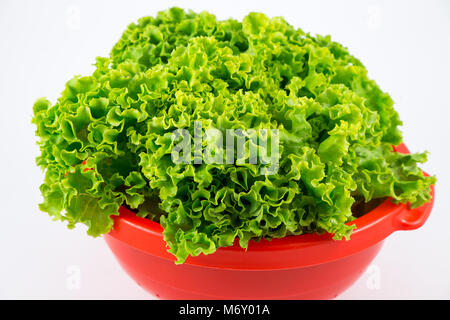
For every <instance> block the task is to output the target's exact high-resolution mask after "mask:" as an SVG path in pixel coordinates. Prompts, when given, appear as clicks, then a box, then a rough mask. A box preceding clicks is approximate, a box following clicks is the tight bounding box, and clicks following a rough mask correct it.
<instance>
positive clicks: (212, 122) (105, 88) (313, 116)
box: [33, 8, 435, 263]
mask: <svg viewBox="0 0 450 320" xmlns="http://www.w3.org/2000/svg"><path fill="white" fill-rule="evenodd" d="M95 67H96V70H95V72H93V74H92V75H90V76H85V77H81V76H76V77H74V78H73V79H71V80H70V81H68V82H67V84H66V86H65V90H64V91H63V92H62V94H61V96H60V98H59V99H58V101H57V102H56V103H55V104H52V103H50V102H49V101H47V100H46V99H44V98H41V99H39V100H37V102H36V103H35V105H34V108H33V111H34V118H33V122H34V123H35V124H36V126H37V131H36V134H37V136H38V137H39V138H40V140H39V142H38V144H39V146H40V150H41V155H40V156H39V157H38V158H37V164H38V165H39V166H41V167H42V168H43V169H44V170H45V181H44V183H43V184H42V186H41V191H42V195H43V198H44V202H43V203H42V204H41V205H40V209H41V210H42V211H45V212H48V213H49V214H50V215H51V216H53V217H55V218H56V219H59V220H63V221H67V222H68V225H69V227H73V226H74V225H75V224H77V223H80V222H81V223H84V224H86V225H87V226H88V227H89V229H88V234H90V235H92V236H98V235H101V234H104V233H107V232H108V231H109V230H110V229H111V228H112V226H113V221H112V219H111V216H112V215H117V214H118V209H119V207H120V206H121V205H127V206H128V207H130V208H131V209H134V210H135V211H136V212H137V214H138V215H139V216H141V217H147V218H149V219H152V220H154V221H157V222H160V223H161V225H162V226H163V228H164V233H163V234H164V239H165V241H166V242H167V244H168V246H169V251H170V252H171V253H172V254H174V255H175V256H176V257H177V259H178V260H177V263H183V262H184V261H185V260H186V258H187V257H188V256H189V255H191V256H197V255H199V254H201V253H203V254H211V253H213V252H215V251H216V250H217V248H219V247H225V246H230V245H232V244H233V243H234V242H235V241H237V239H238V241H239V244H240V246H242V247H243V248H246V247H247V245H248V242H249V241H250V240H251V239H253V240H257V239H260V238H265V239H272V238H281V237H285V236H289V235H300V234H303V233H323V232H329V233H332V234H334V236H335V239H342V238H348V237H349V236H350V234H351V232H352V229H353V228H354V226H351V225H347V224H346V223H347V222H349V221H352V220H353V219H354V218H353V217H352V211H351V208H352V205H353V204H354V203H355V201H361V200H363V201H366V202H368V201H370V200H371V199H375V198H382V197H391V198H392V199H393V201H396V202H404V203H406V202H409V203H411V205H412V206H414V207H417V206H420V205H422V204H424V203H426V202H427V201H429V200H430V190H429V188H430V185H432V184H434V183H435V178H434V177H425V176H424V175H423V173H422V171H421V170H420V169H419V167H418V166H417V164H418V163H422V162H424V161H426V154H410V155H405V154H399V153H396V152H394V151H393V148H392V145H397V144H399V143H400V142H401V141H402V136H401V133H400V131H399V130H398V126H399V125H400V124H401V122H400V120H399V116H398V114H397V113H396V111H395V110H394V109H393V101H392V99H391V98H390V97H389V95H388V94H387V93H385V92H383V91H381V90H380V88H379V87H378V86H377V84H376V83H375V82H374V81H372V80H370V79H369V78H368V77H367V71H366V69H365V68H364V66H363V65H362V64H361V62H360V61H359V60H357V59H356V58H354V57H353V56H351V55H350V54H349V53H348V51H347V49H346V48H344V47H343V46H341V45H340V44H338V43H336V42H333V41H331V39H330V37H329V36H327V37H322V36H311V35H310V34H308V33H304V32H303V31H302V30H300V29H295V28H293V27H292V26H290V25H289V24H288V23H286V22H285V21H284V20H283V19H282V18H271V19H270V18H268V17H266V16H265V15H263V14H261V13H250V14H249V15H248V16H246V17H245V18H244V19H243V21H242V22H238V21H236V20H232V19H229V20H225V21H218V20H217V19H216V18H215V16H214V15H211V14H209V13H207V12H202V13H199V14H197V13H194V12H186V11H184V10H182V9H179V8H172V9H169V10H167V11H164V12H160V13H159V14H158V15H157V17H144V18H142V19H140V20H139V21H138V22H137V23H132V24H130V25H129V26H128V28H127V29H126V31H125V32H124V33H123V35H122V37H121V39H120V40H119V41H118V42H117V44H116V45H115V46H114V47H113V49H112V51H111V54H110V56H109V57H107V58H97V62H96V64H95ZM194 121H201V123H202V128H203V129H204V130H207V129H209V128H216V129H218V130H220V131H221V132H222V133H223V136H225V133H226V130H227V129H243V130H247V129H250V128H251V129H255V130H256V132H258V129H267V130H268V132H270V130H271V129H278V130H279V133H280V135H279V136H280V138H279V139H280V148H279V154H278V156H279V169H278V172H277V173H276V174H261V169H263V168H264V166H266V165H265V164H249V163H234V164H214V163H212V164H211V163H205V162H203V163H202V164H194V163H193V162H192V163H191V164H182V163H181V164H176V163H174V162H173V161H172V159H171V152H172V150H173V148H174V146H175V145H176V143H177V141H172V139H171V136H172V132H173V131H174V130H176V129H187V130H189V132H190V133H191V134H193V132H194ZM248 141H251V140H250V139H249V140H248ZM249 144H250V142H248V144H247V146H248V147H249ZM193 147H194V145H193V144H192V148H193ZM202 148H203V149H204V150H206V149H207V145H206V142H204V143H203V145H202ZM257 148H259V151H258V152H267V150H263V149H264V147H261V146H257ZM244 158H245V159H244V160H248V154H245V155H244ZM247 162H248V161H247Z"/></svg>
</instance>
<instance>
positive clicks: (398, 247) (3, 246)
mask: <svg viewBox="0 0 450 320" xmlns="http://www.w3.org/2000/svg"><path fill="white" fill-rule="evenodd" d="M174 4H177V5H178V6H180V7H184V8H191V9H193V10H194V11H202V10H207V11H210V12H211V13H214V14H216V16H217V17H218V18H220V19H226V18H229V17H233V18H236V19H242V17H243V16H245V15H246V14H247V13H248V12H250V11H260V12H264V13H266V14H268V15H269V16H283V17H285V18H286V20H287V21H288V22H289V23H291V24H293V25H294V26H296V27H301V28H302V29H303V30H304V31H308V32H311V33H314V34H315V33H319V34H331V35H332V38H333V39H334V40H336V41H338V42H341V43H343V44H344V45H345V46H347V47H348V48H349V49H350V52H351V53H352V54H354V55H355V56H356V57H358V58H359V59H360V60H361V61H362V62H363V63H364V64H365V65H366V67H367V69H368V70H369V75H370V77H371V78H373V79H375V80H376V81H377V83H378V84H379V85H380V86H381V88H382V89H383V90H385V91H387V92H389V93H390V94H391V96H392V97H393V99H394V101H395V102H396V109H397V110H398V112H399V113H400V116H401V118H402V120H403V121H404V126H403V132H404V141H405V142H406V144H407V145H408V146H409V147H410V149H411V150H412V151H423V150H428V151H430V156H429V162H428V163H427V164H426V165H424V169H425V170H426V171H428V172H430V173H432V174H436V175H437V177H438V184H437V187H436V190H437V193H436V197H437V200H436V204H435V207H434V210H433V212H432V214H431V216H430V218H429V220H428V222H427V223H426V224H425V225H424V226H423V227H422V228H420V229H418V230H415V231H405V232H399V233H396V234H393V235H392V236H390V237H389V238H388V239H387V241H386V244H385V246H384V248H383V249H382V251H381V252H380V254H379V255H378V257H377V258H376V259H375V260H374V262H373V264H372V266H371V267H370V268H369V270H368V272H367V273H366V274H365V275H364V276H362V277H361V279H360V280H359V281H358V282H357V283H356V284H355V285H354V286H353V287H352V288H350V289H349V290H348V291H346V292H345V293H344V294H342V295H341V296H340V298H341V299H370V298H374V299H415V298H425V299H428V298H438V299H439V298H441V299H442V298H445V299H449V298H450V275H449V272H450V249H449V245H450V183H449V181H450V170H449V167H450V163H449V157H450V152H449V141H448V139H449V137H450V111H449V110H450V80H449V79H450V53H449V50H450V1H430V0H428V1H420V2H419V1H361V0H358V1H311V0H308V1H298V0H296V1H282V0H276V1H273V0H270V1H262V0H259V1H243V0H240V1H231V0H227V1H213V0H209V1H193V0H190V1H162V0H161V1H149V0H147V1H132V0H127V1H123V2H113V1H93V0H90V1H75V0H74V1H56V0H55V1H17V0H14V1H5V0H1V1H0V104H1V106H0V108H1V109H0V110H1V115H0V155H1V156H0V175H1V179H0V199H1V209H0V215H1V216H0V218H1V219H0V298H8V299H16V298H32V299H34V298H43V299H47V298H56V299H58V298H59V299H79V298H87V299H91V298H105V299H117V298H121V299H152V298H153V297H152V296H150V295H149V294H147V293H146V292H144V291H143V290H142V289H141V288H140V287H138V286H137V285H136V284H135V283H134V282H133V280H131V279H130V278H129V277H128V276H127V275H126V274H125V273H124V272H123V271H122V270H121V268H120V267H119V265H118V264H117V262H116V261H115V260H114V258H113V256H112V254H111V253H110V251H109V249H108V248H107V246H106V245H105V243H104V241H103V240H102V239H101V238H97V239H93V238H90V237H88V236H87V235H86V234H85V228H83V227H79V228H77V229H76V230H72V231H70V230H67V229H66V227H65V226H64V225H63V224H61V223H56V222H53V221H52V220H51V219H50V218H49V217H48V216H47V215H46V214H44V213H41V212H39V210H38V208H37V204H38V203H39V202H40V201H41V196H40V193H39V189H38V188H39V185H40V183H41V182H42V179H43V174H42V172H41V171H40V169H38V168H37V167H36V166H35V164H34V158H35V157H36V156H37V155H38V148H37V146H35V141H36V138H35V137H34V129H35V128H34V126H32V125H31V123H30V120H31V109H32V105H33V102H34V101H35V99H36V98H38V97H41V96H46V97H48V98H49V99H50V100H51V101H53V102H54V101H55V100H56V98H57V97H58V94H59V93H60V92H61V91H62V90H63V89H64V84H65V82H66V81H67V80H69V79H70V78H71V77H72V76H74V75H75V74H85V75H86V74H89V73H90V72H92V71H93V67H92V66H91V64H92V63H94V62H95V57H96V56H106V55H108V53H109V50H110V49H111V48H112V46H113V44H114V43H115V42H116V41H117V40H118V39H119V37H120V35H121V33H122V32H123V30H124V29H125V28H126V26H127V25H128V24H129V23H130V22H132V21H135V20H136V19H138V18H139V17H141V16H145V15H155V14H156V12H157V11H159V10H163V9H166V8H168V7H170V6H172V5H174ZM77 279H79V280H80V282H79V286H78V285H77V283H76V281H74V280H77Z"/></svg>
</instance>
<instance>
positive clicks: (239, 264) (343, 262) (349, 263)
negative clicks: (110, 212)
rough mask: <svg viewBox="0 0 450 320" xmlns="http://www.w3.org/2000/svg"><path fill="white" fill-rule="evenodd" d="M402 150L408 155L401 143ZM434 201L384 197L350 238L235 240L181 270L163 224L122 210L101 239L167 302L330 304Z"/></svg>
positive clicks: (190, 261) (418, 223) (127, 268)
mask: <svg viewBox="0 0 450 320" xmlns="http://www.w3.org/2000/svg"><path fill="white" fill-rule="evenodd" d="M396 150H397V151H398V152H403V153H408V149H407V148H406V147H405V146H404V145H403V144H402V145H400V146H398V147H396ZM431 193H432V196H433V197H432V200H431V201H430V202H429V203H427V204H425V205H423V206H421V207H419V208H416V209H411V208H410V207H409V206H408V205H406V204H398V205H395V204H393V203H392V202H391V201H390V200H386V201H385V202H383V203H382V204H381V205H379V206H378V207H376V208H375V209H374V210H372V211H371V212H369V213H367V214H365V215H364V216H362V217H360V218H358V219H356V220H354V221H352V222H351V224H356V226H357V228H356V229H355V230H354V231H353V233H352V235H351V239H350V240H349V241H345V240H343V241H335V240H333V239H332V236H331V235H330V234H323V235H316V234H305V235H299V236H288V237H285V238H281V239H273V240H272V241H267V240H261V241H259V242H254V241H251V242H250V243H249V246H248V249H247V250H246V251H245V250H244V249H242V248H241V247H240V246H239V245H238V244H237V243H235V245H234V246H232V247H226V248H219V249H218V250H217V251H216V252H215V253H214V254H211V255H203V254H201V255H200V256H198V257H189V258H188V259H187V260H186V262H185V263H184V264H182V265H176V264H175V263H174V260H175V257H174V256H173V255H172V254H170V253H168V252H167V247H166V243H165V242H164V240H163V235H162V231H163V229H162V227H161V225H160V224H158V223H156V222H154V221H150V220H148V219H144V218H139V217H137V216H136V214H134V213H133V212H131V211H130V210H128V209H126V208H124V207H121V208H120V210H119V212H120V215H119V216H115V217H114V220H115V223H114V228H113V229H112V230H111V232H109V233H108V234H107V235H105V236H104V238H105V240H106V242H107V244H108V245H109V247H110V248H111V250H112V252H113V253H114V255H115V257H116V258H117V260H118V261H119V263H120V265H121V266H122V267H123V268H124V269H125V271H126V272H127V273H128V274H129V275H130V276H131V277H132V278H133V279H134V280H135V281H136V282H137V283H138V284H139V285H140V286H141V287H143V288H144V289H145V290H147V291H148V292H150V293H152V294H154V295H155V296H157V297H160V298H163V299H330V298H335V297H336V296H337V295H338V294H340V293H341V292H342V291H344V290H345V289H347V288H348V287H349V286H351V285H352V284H353V283H354V282H355V281H356V280H357V279H358V278H359V277H360V276H361V275H362V273H363V272H364V271H365V269H366V267H367V266H368V265H369V264H370V262H371V261H372V260H373V258H374V257H375V256H376V255H377V253H378V251H379V250H380V248H381V246H382V243H383V240H384V239H385V238H386V237H387V236H389V235H390V234H391V233H393V232H394V231H398V230H413V229H417V228H419V227H420V226H422V225H423V224H424V223H425V221H426V219H427V218H428V216H429V214H430V212H431V209H432V207H433V202H434V188H431Z"/></svg>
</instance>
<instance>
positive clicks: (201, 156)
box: [171, 121, 280, 175]
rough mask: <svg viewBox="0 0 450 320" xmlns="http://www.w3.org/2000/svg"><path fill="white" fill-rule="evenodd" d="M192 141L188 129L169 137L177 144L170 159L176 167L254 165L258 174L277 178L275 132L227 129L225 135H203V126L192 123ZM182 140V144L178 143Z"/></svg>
mask: <svg viewBox="0 0 450 320" xmlns="http://www.w3.org/2000/svg"><path fill="white" fill-rule="evenodd" d="M193 133H194V134H193V137H192V135H191V133H190V132H189V131H188V130H187V129H177V130H175V131H174V132H173V133H172V141H173V142H175V143H177V144H176V145H175V146H174V148H173V149H172V153H171V158H172V161H173V162H174V163H175V164H192V163H193V164H202V163H203V162H204V163H207V164H235V165H243V164H246V163H247V164H254V165H260V174H263V175H272V174H276V173H277V172H278V169H279V157H280V154H279V140H280V137H279V131H278V129H258V130H255V129H246V130H243V129H226V130H225V132H224V133H225V137H224V133H223V132H222V131H221V130H219V129H216V128H208V129H206V130H205V132H204V133H203V129H202V122H201V121H194V131H193ZM180 140H181V141H180Z"/></svg>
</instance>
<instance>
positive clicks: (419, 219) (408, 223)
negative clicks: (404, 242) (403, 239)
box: [395, 186, 434, 230]
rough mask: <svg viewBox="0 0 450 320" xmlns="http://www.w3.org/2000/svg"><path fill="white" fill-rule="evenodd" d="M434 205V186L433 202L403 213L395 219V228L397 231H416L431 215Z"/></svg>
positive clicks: (432, 191) (432, 189) (432, 190)
mask: <svg viewBox="0 0 450 320" xmlns="http://www.w3.org/2000/svg"><path fill="white" fill-rule="evenodd" d="M433 203H434V186H431V200H430V201H429V202H427V203H425V204H424V205H423V206H420V207H418V208H414V209H411V208H410V207H409V205H408V209H407V210H404V211H402V212H401V213H400V214H399V215H397V216H396V217H395V227H396V229H397V230H414V229H417V228H420V227H421V226H422V225H423V224H424V223H425V221H427V219H428V216H429V215H430V212H431V208H433Z"/></svg>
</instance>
